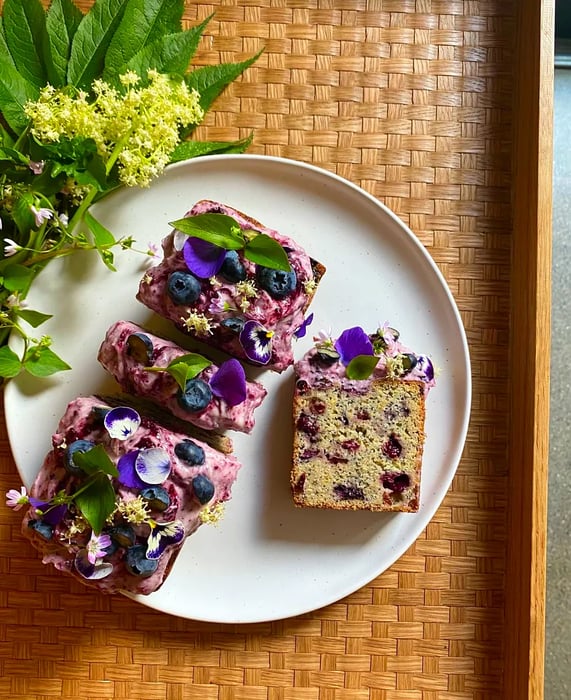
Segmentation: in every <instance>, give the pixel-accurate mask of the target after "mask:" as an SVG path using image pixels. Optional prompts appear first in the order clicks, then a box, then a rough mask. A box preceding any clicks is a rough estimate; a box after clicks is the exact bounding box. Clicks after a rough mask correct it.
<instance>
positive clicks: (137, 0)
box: [103, 0, 188, 78]
mask: <svg viewBox="0 0 571 700" xmlns="http://www.w3.org/2000/svg"><path fill="white" fill-rule="evenodd" d="M183 11H184V0H131V1H130V2H129V3H128V4H127V7H126V8H125V13H124V15H123V18H122V19H121V22H120V24H119V26H118V28H117V31H116V32H115V34H114V36H113V38H112V40H111V43H110V44H109V48H108V50H107V53H106V55H105V70H104V73H103V77H104V78H107V77H109V76H110V75H118V74H120V73H122V72H123V68H124V67H125V66H126V64H127V63H128V62H129V61H130V60H131V59H132V58H133V56H135V54H137V53H138V52H139V51H142V50H143V49H144V48H145V47H147V46H149V45H150V44H153V43H154V42H155V41H157V40H159V39H161V38H162V37H163V36H164V35H165V34H171V33H173V32H180V31H181V18H182V13H183ZM187 66H188V63H187V64H186V65H185V70H186V67H187ZM152 67H156V66H152ZM157 68H158V67H157ZM159 70H160V69H159ZM161 72H168V71H161ZM139 75H140V76H141V77H143V76H145V75H146V71H145V72H144V73H139Z"/></svg>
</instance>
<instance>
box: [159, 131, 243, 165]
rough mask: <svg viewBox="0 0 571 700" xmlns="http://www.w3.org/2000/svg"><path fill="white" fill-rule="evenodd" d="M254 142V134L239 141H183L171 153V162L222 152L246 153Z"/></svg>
mask: <svg viewBox="0 0 571 700" xmlns="http://www.w3.org/2000/svg"><path fill="white" fill-rule="evenodd" d="M251 143H252V135H251V134H250V136H247V137H246V138H245V139H239V140H238V141H183V142H182V143H179V144H178V146H177V147H176V148H175V149H174V151H173V152H172V153H171V159H170V162H171V163H178V162H179V161H181V160H188V159H189V158H196V157H198V156H210V155H218V154H220V153H244V151H245V150H246V149H247V148H248V147H249V146H250V144H251Z"/></svg>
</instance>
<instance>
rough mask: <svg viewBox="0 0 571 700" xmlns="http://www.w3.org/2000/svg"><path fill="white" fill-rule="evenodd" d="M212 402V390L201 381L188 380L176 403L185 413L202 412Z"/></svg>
mask: <svg viewBox="0 0 571 700" xmlns="http://www.w3.org/2000/svg"><path fill="white" fill-rule="evenodd" d="M211 400H212V389H211V388H210V386H209V385H208V384H207V383H206V382H204V381H202V379H189V380H188V381H187V383H186V389H185V390H184V392H181V393H180V394H179V396H178V402H179V404H180V405H181V406H182V408H184V409H185V410H186V411H190V412H191V413H197V412H198V411H203V410H204V409H205V408H206V407H207V406H208V404H209V403H210V401H211Z"/></svg>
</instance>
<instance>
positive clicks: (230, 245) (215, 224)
mask: <svg viewBox="0 0 571 700" xmlns="http://www.w3.org/2000/svg"><path fill="white" fill-rule="evenodd" d="M170 225H171V226H173V227H174V228H176V229H178V230H179V231H182V232H183V233H186V234H187V235H189V236H195V237H196V238H202V240H204V241H208V242H209V243H213V244H214V245H217V246H220V247H221V248H226V250H241V249H242V248H243V247H244V236H243V235H242V233H241V232H240V230H239V229H238V226H237V224H236V221H235V220H234V219H233V218H232V217H231V216H226V214H197V215H196V216H186V217H185V218H184V219H177V220H176V221H171V223H170Z"/></svg>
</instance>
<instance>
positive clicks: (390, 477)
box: [382, 472, 410, 493]
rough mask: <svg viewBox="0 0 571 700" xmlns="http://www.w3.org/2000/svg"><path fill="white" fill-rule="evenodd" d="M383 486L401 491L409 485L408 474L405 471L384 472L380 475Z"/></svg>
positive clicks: (395, 491)
mask: <svg viewBox="0 0 571 700" xmlns="http://www.w3.org/2000/svg"><path fill="white" fill-rule="evenodd" d="M382 484H383V488H385V489H388V490H389V491H393V492H394V493H402V492H403V491H405V490H406V489H407V488H408V487H409V486H410V476H409V475H408V474H405V472H385V473H384V474H383V476H382Z"/></svg>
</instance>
